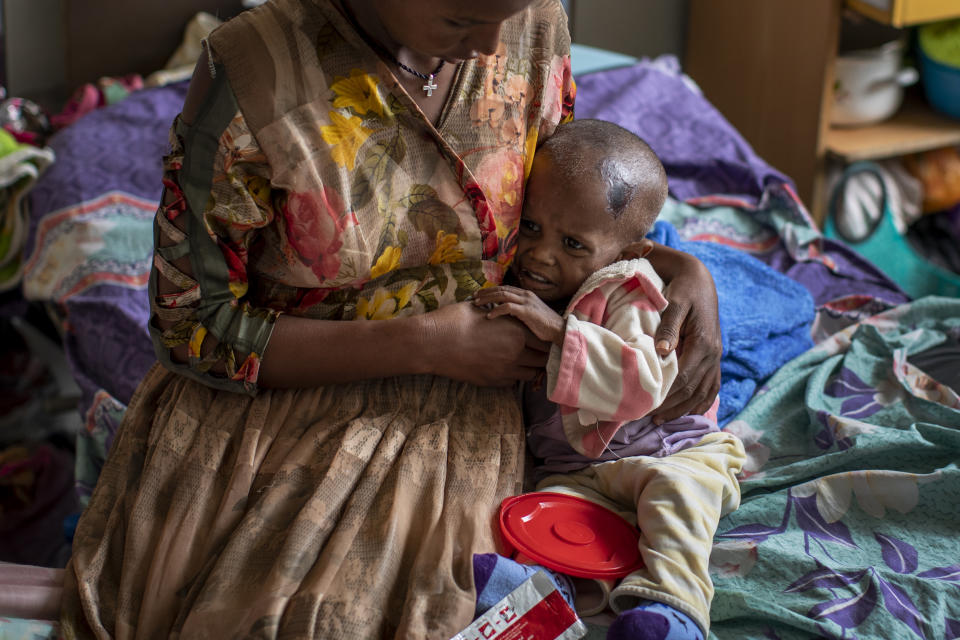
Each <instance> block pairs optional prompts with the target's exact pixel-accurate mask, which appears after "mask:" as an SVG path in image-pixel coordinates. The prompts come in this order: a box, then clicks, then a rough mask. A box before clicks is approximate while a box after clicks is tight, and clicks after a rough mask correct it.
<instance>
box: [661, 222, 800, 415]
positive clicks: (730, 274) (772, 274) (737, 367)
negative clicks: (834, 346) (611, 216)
mask: <svg viewBox="0 0 960 640" xmlns="http://www.w3.org/2000/svg"><path fill="white" fill-rule="evenodd" d="M647 237H648V238H650V239H651V240H653V241H655V242H659V243H660V244H662V245H665V246H667V247H670V248H671V249H677V250H678V251H683V252H685V253H689V254H692V255H694V256H696V257H697V258H699V259H700V261H701V262H703V263H704V264H705V265H706V267H707V269H709V270H710V274H711V275H712V276H713V280H714V282H715V283H716V285H717V300H718V302H719V307H720V329H721V331H722V332H723V360H722V362H721V365H720V372H721V376H722V379H721V385H720V409H719V411H718V414H717V418H718V422H719V423H720V426H723V425H724V424H726V423H727V422H729V421H730V420H731V419H732V418H733V417H734V416H735V415H736V414H737V413H739V412H740V410H741V409H743V407H744V406H745V405H746V404H747V402H748V401H749V400H750V397H751V396H752V395H753V392H754V391H756V389H757V387H758V386H759V385H761V384H763V382H764V381H765V380H766V379H767V378H769V377H770V376H771V375H772V374H773V373H774V372H775V371H776V370H777V369H779V368H780V366H781V365H783V364H785V363H786V362H787V361H789V360H791V359H793V358H794V357H796V356H798V355H800V354H801V353H803V352H804V351H806V350H807V349H809V348H811V347H812V346H813V340H812V339H811V338H810V325H811V324H812V323H813V317H814V308H813V298H812V297H811V296H810V292H809V291H807V289H806V288H805V287H804V286H803V285H801V284H799V283H798V282H795V281H794V280H791V279H790V278H788V277H786V276H785V275H783V274H782V273H780V272H779V271H775V270H773V269H771V268H770V267H768V266H767V265H765V264H764V263H762V262H761V261H759V260H757V259H756V258H754V257H753V256H750V255H748V254H746V253H743V252H740V251H737V250H736V249H731V248H730V247H726V246H724V245H720V244H714V243H712V242H688V241H686V240H682V239H681V238H680V235H679V234H678V233H677V230H676V228H675V227H674V226H673V225H672V224H670V223H669V222H664V221H662V220H661V221H658V222H657V223H656V225H654V228H653V229H652V230H651V231H650V233H649V234H647Z"/></svg>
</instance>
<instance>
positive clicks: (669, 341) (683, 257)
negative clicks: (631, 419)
mask: <svg viewBox="0 0 960 640" xmlns="http://www.w3.org/2000/svg"><path fill="white" fill-rule="evenodd" d="M647 258H648V259H649V260H650V261H651V263H652V264H653V267H654V269H656V271H657V273H658V274H660V276H661V277H662V278H663V279H664V280H665V281H666V282H667V283H668V284H667V287H666V289H665V290H664V296H665V297H666V298H667V301H669V303H670V304H669V306H668V307H667V308H666V310H665V311H664V312H663V316H662V317H661V319H660V328H659V329H657V334H656V336H654V343H655V344H656V346H657V352H658V353H659V354H660V355H661V356H663V355H666V354H668V353H670V352H671V351H673V350H674V349H676V348H677V347H678V346H679V347H680V351H679V361H678V362H679V373H678V374H677V379H676V380H675V381H674V383H673V387H671V389H670V393H669V394H668V395H667V399H666V400H664V402H663V404H661V405H660V406H659V407H658V408H657V410H656V411H654V412H653V414H652V416H653V420H654V422H656V423H657V424H662V423H664V422H667V421H668V420H673V419H674V418H679V417H681V416H684V415H686V414H688V413H706V412H707V411H708V410H709V409H710V406H711V405H712V404H713V402H714V400H715V399H716V397H717V393H718V392H719V391H720V357H721V356H722V355H723V342H722V340H721V337H720V318H719V313H718V309H717V289H716V286H715V285H714V282H713V277H712V276H711V275H710V272H709V271H708V270H707V268H706V267H705V266H704V265H703V263H702V262H700V261H699V260H698V259H697V258H695V257H693V256H691V255H690V254H687V253H683V252H681V251H676V250H674V249H669V248H667V247H664V246H662V245H656V249H655V250H654V251H652V252H650V254H649V255H648V256H647Z"/></svg>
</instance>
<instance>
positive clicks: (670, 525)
mask: <svg viewBox="0 0 960 640" xmlns="http://www.w3.org/2000/svg"><path fill="white" fill-rule="evenodd" d="M744 458H745V456H744V452H743V445H742V444H740V441H739V440H737V438H735V437H734V436H733V435H731V434H727V433H724V432H720V433H711V434H708V435H707V436H704V438H703V439H702V440H701V441H700V442H699V443H697V445H695V446H693V447H690V448H688V449H685V450H683V451H680V452H678V453H675V454H673V455H671V456H668V457H666V458H650V457H636V458H625V459H623V460H615V461H612V462H605V463H602V464H598V465H595V466H593V467H591V469H590V470H589V471H590V473H589V474H584V473H582V475H581V478H580V479H579V480H578V481H577V486H571V485H570V481H569V480H568V479H567V478H566V476H551V477H550V478H547V479H545V480H544V481H543V482H542V483H540V485H538V487H537V489H538V490H540V491H562V492H566V493H575V494H577V495H581V496H583V497H587V498H588V499H590V500H593V501H595V502H598V503H600V504H603V505H605V506H610V505H611V503H613V504H619V505H628V504H633V505H636V512H635V514H636V518H637V521H638V522H639V525H640V533H641V536H640V552H641V555H642V557H643V561H644V564H645V567H644V568H643V569H641V570H640V571H637V572H635V573H633V574H631V575H629V576H627V577H626V578H625V579H624V580H623V581H622V582H621V583H620V585H619V586H617V588H616V589H614V591H613V593H612V594H611V603H610V604H611V607H612V608H613V609H614V611H616V612H618V613H622V612H626V611H628V610H630V609H633V608H634V607H636V606H638V605H641V604H644V603H648V602H649V601H654V602H658V603H663V604H666V605H669V606H670V607H672V608H673V609H675V610H677V611H678V612H680V613H682V614H683V615H684V616H685V617H688V618H689V619H691V620H692V621H693V622H694V623H695V624H696V625H697V626H698V627H700V629H701V630H702V631H703V632H704V633H705V632H706V631H707V629H708V628H709V623H710V615H709V612H710V600H711V599H712V598H713V583H712V582H711V580H710V575H709V571H708V566H709V558H710V550H711V547H712V543H713V535H714V533H715V532H716V528H717V522H718V521H719V519H720V517H721V516H722V515H724V514H726V513H729V512H730V511H733V510H734V509H736V508H737V506H739V501H740V489H739V486H738V484H737V482H736V474H737V473H738V472H739V471H740V469H741V467H742V465H743V461H744ZM585 471H586V470H585ZM587 485H589V486H587ZM590 492H595V494H596V496H591V495H587V494H588V493H590ZM620 509H622V506H621V507H620ZM615 510H616V509H615ZM618 512H619V513H621V514H623V512H622V511H618ZM623 515H627V514H623ZM629 515H633V514H629ZM629 519H630V520H632V519H633V518H629ZM650 613H653V612H652V611H651V612H650ZM642 617H643V618H645V619H648V622H649V619H650V616H648V615H646V614H645V615H644V616H642ZM664 619H665V621H666V622H667V623H671V622H672V621H673V620H674V619H673V618H671V617H665V618H664ZM625 620H626V619H625ZM670 626H671V628H672V627H679V626H682V625H670ZM611 629H612V631H613V630H615V629H616V626H615V627H612V628H611ZM640 637H643V636H640ZM647 637H663V638H670V637H671V636H670V635H662V636H657V635H650V636H647ZM673 637H678V638H679V637H683V636H680V635H674V636H673Z"/></svg>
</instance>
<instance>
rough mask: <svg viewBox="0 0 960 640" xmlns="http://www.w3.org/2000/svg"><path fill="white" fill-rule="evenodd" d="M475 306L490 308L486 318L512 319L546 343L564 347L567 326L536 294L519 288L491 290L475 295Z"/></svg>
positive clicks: (484, 290) (496, 288) (481, 291)
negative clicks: (507, 317)
mask: <svg viewBox="0 0 960 640" xmlns="http://www.w3.org/2000/svg"><path fill="white" fill-rule="evenodd" d="M473 304H475V305H476V306H478V307H487V308H489V309H490V312H489V313H487V318H491V319H492V318H498V317H500V316H504V315H509V316H513V317H514V318H516V319H517V320H519V321H520V322H522V323H523V324H525V325H527V328H528V329H530V331H532V332H533V334H534V335H535V336H537V337H538V338H540V339H541V340H544V341H545V342H552V343H553V344H556V345H560V344H563V334H564V329H565V323H564V321H563V318H562V317H561V316H560V314H559V313H557V312H556V311H554V310H553V309H551V308H550V307H548V306H547V303H546V302H544V301H543V300H541V299H540V298H538V297H537V296H536V294H534V293H532V292H530V291H527V290H526V289H520V288H518V287H508V286H502V287H491V288H489V289H481V290H480V291H477V292H476V293H475V294H473Z"/></svg>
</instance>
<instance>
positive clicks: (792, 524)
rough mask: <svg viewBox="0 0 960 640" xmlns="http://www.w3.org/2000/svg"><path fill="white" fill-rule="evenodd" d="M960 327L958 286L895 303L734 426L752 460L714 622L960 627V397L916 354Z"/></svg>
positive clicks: (866, 628) (727, 634) (726, 537)
mask: <svg viewBox="0 0 960 640" xmlns="http://www.w3.org/2000/svg"><path fill="white" fill-rule="evenodd" d="M958 340H960V300H957V299H948V298H923V299H920V300H918V301H916V302H913V303H910V304H906V305H901V306H898V307H896V308H894V309H891V310H889V311H886V312H884V313H881V314H879V315H876V316H873V317H871V318H868V319H866V320H863V321H861V322H859V323H858V324H855V325H852V326H850V327H848V328H847V329H845V330H843V331H840V332H838V333H836V334H834V335H833V336H832V337H830V338H828V339H827V340H824V341H823V342H821V343H820V344H818V345H817V346H816V347H815V348H813V349H812V350H810V351H808V352H806V353H804V354H803V355H801V356H799V357H798V358H796V359H794V360H793V361H791V362H790V363H788V364H787V365H786V366H784V367H783V368H781V369H780V370H779V371H778V372H777V373H776V374H775V375H774V376H773V377H772V378H771V379H770V380H769V381H768V382H767V384H766V385H764V387H763V388H762V389H761V390H760V391H759V392H758V394H757V395H756V396H755V397H754V398H753V400H752V401H751V402H750V403H749V404H748V405H747V407H746V408H745V409H744V411H742V412H741V413H740V414H739V415H738V416H737V418H736V419H735V420H734V421H733V422H731V423H730V424H729V425H728V429H729V430H730V431H733V432H735V433H737V434H738V435H739V436H740V437H741V438H743V440H744V444H745V445H746V446H747V451H748V456H749V461H748V465H747V467H746V469H745V471H746V472H745V474H744V475H745V478H744V479H743V481H742V484H741V487H742V492H743V502H742V506H741V507H740V509H739V510H738V511H736V512H734V513H733V514H731V515H730V516H728V517H726V518H725V519H724V520H723V521H721V523H720V529H719V532H718V536H717V538H716V541H715V548H714V553H713V555H712V557H711V565H712V570H713V572H714V581H715V585H716V596H715V598H714V602H713V609H712V618H713V627H712V630H711V637H714V638H720V639H726V638H730V639H733V638H736V639H745V638H757V639H759V638H766V639H781V640H789V639H798V638H820V637H825V638H861V639H864V638H877V639H888V638H926V639H931V640H932V639H945V638H957V637H960V536H958V535H957V532H958V531H960V501H958V497H960V470H958V461H960V398H958V396H957V394H956V393H955V392H954V391H953V390H951V389H950V388H948V387H946V386H943V385H941V384H940V383H938V382H937V381H936V380H934V379H932V378H930V377H928V376H927V375H926V374H925V373H924V372H923V371H921V370H920V369H918V368H917V367H916V366H914V365H913V364H912V363H911V362H910V359H911V357H913V356H915V355H917V354H920V353H924V352H927V351H928V350H930V349H936V348H937V347H939V346H943V345H945V344H947V343H950V342H953V343H956V341H958Z"/></svg>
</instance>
